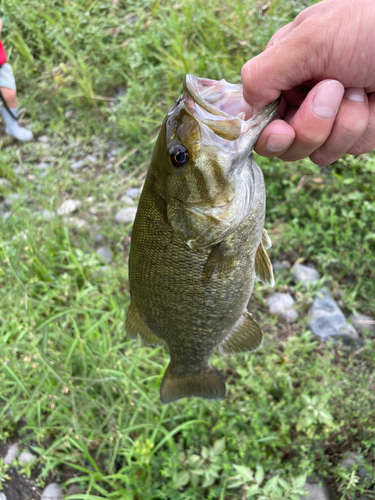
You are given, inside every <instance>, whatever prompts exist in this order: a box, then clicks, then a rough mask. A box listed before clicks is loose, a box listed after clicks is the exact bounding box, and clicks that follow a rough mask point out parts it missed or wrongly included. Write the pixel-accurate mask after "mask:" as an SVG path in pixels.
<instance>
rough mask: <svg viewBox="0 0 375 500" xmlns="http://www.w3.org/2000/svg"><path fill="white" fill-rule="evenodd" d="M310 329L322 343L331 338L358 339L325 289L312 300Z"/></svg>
mask: <svg viewBox="0 0 375 500" xmlns="http://www.w3.org/2000/svg"><path fill="white" fill-rule="evenodd" d="M310 328H311V330H312V332H313V333H314V334H315V335H317V336H318V337H319V338H320V339H321V340H322V341H323V342H326V341H327V340H329V339H330V338H332V337H343V339H345V338H346V339H351V340H358V339H359V337H358V334H357V332H356V330H355V328H354V327H353V326H352V325H349V324H348V323H347V321H346V318H345V316H344V314H343V312H342V311H341V309H340V308H339V306H338V305H337V304H336V302H335V301H334V300H333V298H332V297H331V296H330V294H329V293H328V290H326V289H325V288H323V289H322V290H321V291H320V292H319V296H317V297H316V298H315V299H314V302H313V305H312V308H311V320H310Z"/></svg>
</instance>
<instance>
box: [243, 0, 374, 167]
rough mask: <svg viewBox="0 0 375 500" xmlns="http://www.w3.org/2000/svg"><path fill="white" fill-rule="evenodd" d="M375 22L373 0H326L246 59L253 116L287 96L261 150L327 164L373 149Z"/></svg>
mask: <svg viewBox="0 0 375 500" xmlns="http://www.w3.org/2000/svg"><path fill="white" fill-rule="evenodd" d="M374 26H375V2H374V0H356V1H354V2H353V0H323V1H322V2H320V3H318V4H316V5H313V6H312V7H309V8H308V9H305V10H304V11H302V12H301V13H300V14H299V15H298V16H297V17H296V19H295V20H294V21H293V23H290V24H288V25H286V26H284V27H283V28H281V29H280V30H279V31H277V32H276V33H275V34H274V36H273V37H272V38H271V40H270V41H269V43H268V45H267V48H266V50H265V51H264V52H263V53H262V54H260V55H259V56H257V57H254V58H253V59H251V60H250V61H248V62H247V63H246V64H245V65H244V66H243V68H242V72H241V77H242V83H243V91H244V100H243V102H242V105H241V107H240V110H239V111H245V112H246V115H247V117H249V116H252V114H253V113H254V112H258V111H260V110H261V109H262V108H263V107H264V106H265V105H266V104H269V103H270V102H272V101H274V100H275V99H277V98H278V97H279V95H280V93H281V95H282V99H281V104H280V106H279V110H278V115H277V117H276V119H275V120H274V121H273V122H271V123H270V124H269V125H268V126H267V127H266V128H265V130H264V131H263V133H262V134H261V136H260V138H259V140H258V142H257V144H256V147H255V151H256V152H257V153H258V154H260V155H262V156H267V157H273V156H278V157H279V158H281V159H282V160H284V161H294V160H298V159H301V158H305V157H307V156H309V157H310V159H311V160H312V161H313V162H314V163H316V164H318V165H328V164H330V163H332V162H334V161H335V160H337V159H338V158H340V157H341V156H342V155H343V154H345V153H349V154H360V153H365V152H368V151H372V150H373V149H374V148H375V29H374Z"/></svg>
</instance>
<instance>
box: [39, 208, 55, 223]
mask: <svg viewBox="0 0 375 500" xmlns="http://www.w3.org/2000/svg"><path fill="white" fill-rule="evenodd" d="M34 214H35V215H36V216H37V217H40V218H41V219H43V220H50V219H52V218H53V217H55V216H56V214H55V212H51V211H50V210H46V209H43V210H38V211H37V212H34Z"/></svg>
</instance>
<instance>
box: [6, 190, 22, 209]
mask: <svg viewBox="0 0 375 500" xmlns="http://www.w3.org/2000/svg"><path fill="white" fill-rule="evenodd" d="M20 198H21V197H20V195H19V194H18V193H11V194H9V195H8V196H7V197H6V198H5V200H4V204H5V205H6V206H7V207H11V206H12V205H13V203H14V202H15V201H17V200H19V199H20Z"/></svg>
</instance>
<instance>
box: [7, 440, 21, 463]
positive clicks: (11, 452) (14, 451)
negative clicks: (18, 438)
mask: <svg viewBox="0 0 375 500" xmlns="http://www.w3.org/2000/svg"><path fill="white" fill-rule="evenodd" d="M17 455H18V443H13V444H11V445H10V446H8V450H7V454H6V455H5V457H4V464H5V465H7V464H10V463H11V462H13V460H14V459H15V458H17Z"/></svg>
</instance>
